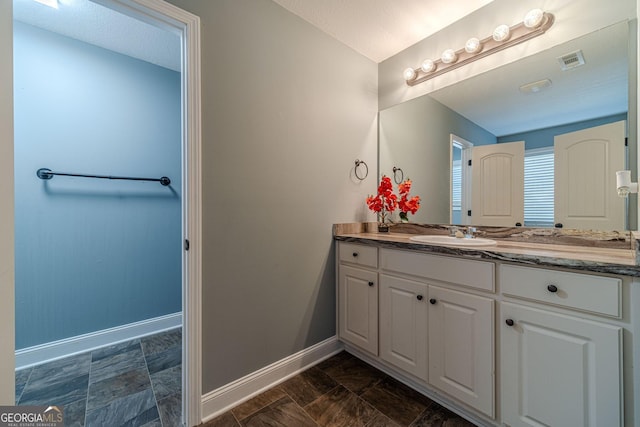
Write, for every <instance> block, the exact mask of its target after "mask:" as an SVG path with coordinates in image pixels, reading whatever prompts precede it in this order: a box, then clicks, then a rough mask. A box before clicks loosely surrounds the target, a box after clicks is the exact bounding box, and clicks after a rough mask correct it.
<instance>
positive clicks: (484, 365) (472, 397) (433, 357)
mask: <svg viewBox="0 0 640 427" xmlns="http://www.w3.org/2000/svg"><path fill="white" fill-rule="evenodd" d="M493 315H494V309H493V300H491V299H489V298H483V297H479V296H476V295H469V294H466V293H462V292H456V291H452V290H449V289H443V288H439V287H436V286H429V383H430V384H431V385H433V386H434V387H437V388H439V389H440V390H442V391H444V392H446V393H448V394H450V395H451V396H453V397H455V398H457V399H459V400H460V401H462V402H464V403H466V404H467V405H469V406H471V407H473V408H476V409H477V410H479V411H481V412H483V413H485V414H487V415H489V416H490V417H492V418H493V416H494V384H495V375H494V339H493V336H494V333H493V331H494V320H493Z"/></svg>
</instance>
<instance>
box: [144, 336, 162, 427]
mask: <svg viewBox="0 0 640 427" xmlns="http://www.w3.org/2000/svg"><path fill="white" fill-rule="evenodd" d="M140 351H142V357H143V358H144V367H145V368H146V369H147V375H148V376H149V386H150V387H151V393H153V400H154V401H155V402H156V411H158V418H159V419H160V425H161V426H162V427H164V420H163V419H162V414H161V413H160V405H158V398H157V397H156V389H155V388H154V387H153V380H152V379H151V372H149V363H148V362H147V354H146V353H145V351H144V346H143V345H142V338H140Z"/></svg>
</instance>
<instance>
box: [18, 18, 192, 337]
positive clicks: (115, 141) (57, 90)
mask: <svg viewBox="0 0 640 427" xmlns="http://www.w3.org/2000/svg"><path fill="white" fill-rule="evenodd" d="M14 24H15V29H14V67H15V68H14V71H15V74H14V78H15V82H14V92H15V93H14V97H15V107H14V108H15V187H16V349H21V348H25V347H30V346H34V345H37V344H42V343H46V342H51V341H55V340H59V339H63V338H67V337H72V336H76V335H79V334H85V333H89V332H93V331H98V330H102V329H106V328H111V327H115V326H119V325H124V324H127V323H131V322H136V321H140V320H144V319H149V318H153V317H157V316H162V315H165V314H170V313H175V312H179V311H181V271H182V270H181V248H182V242H181V203H180V198H181V194H180V191H181V143H180V141H181V138H180V132H181V129H180V126H181V124H180V74H179V73H177V72H175V71H171V70H167V69H164V68H161V67H157V66H154V65H151V64H149V63H146V62H143V61H139V60H135V59H132V58H129V57H127V56H123V55H120V54H116V53H114V52H110V51H107V50H104V49H101V48H97V47H95V46H92V45H89V44H85V43H82V42H79V41H76V40H72V39H69V38H66V37H62V36H59V35H56V34H53V33H50V32H47V31H43V30H40V29H37V28H34V27H31V26H28V25H25V24H22V23H19V22H14ZM41 167H47V168H50V169H52V170H54V171H62V172H65V171H66V172H77V173H93V174H105V175H125V176H142V177H147V176H148V177H160V176H163V175H166V176H168V177H170V178H171V181H172V183H171V185H170V186H169V187H163V186H161V185H160V184H159V183H154V182H134V181H111V180H98V179H85V178H69V177H54V178H53V179H52V180H51V181H43V180H40V179H38V178H37V177H36V170H37V169H38V168H41Z"/></svg>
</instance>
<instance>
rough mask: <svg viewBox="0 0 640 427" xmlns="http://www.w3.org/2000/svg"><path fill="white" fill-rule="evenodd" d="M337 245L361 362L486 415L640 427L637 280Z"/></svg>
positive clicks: (483, 418) (344, 309) (342, 300)
mask: <svg viewBox="0 0 640 427" xmlns="http://www.w3.org/2000/svg"><path fill="white" fill-rule="evenodd" d="M337 246H338V274H337V276H338V282H339V283H338V325H339V328H338V329H339V331H338V333H339V337H340V339H341V340H342V341H344V342H345V344H346V346H347V348H348V349H349V351H352V352H353V353H354V354H356V355H358V356H359V357H361V358H362V359H363V360H365V361H368V362H369V363H371V364H373V365H375V366H377V367H379V368H380V369H382V370H384V371H385V372H387V373H389V374H391V375H393V376H395V377H396V378H397V379H399V380H401V381H403V382H405V383H406V384H409V385H411V386H412V387H413V388H415V389H416V390H419V391H421V392H422V393H424V394H425V395H427V396H428V397H430V398H432V399H434V400H435V401H438V402H440V403H442V404H443V405H445V406H448V407H449V408H451V409H453V410H455V411H456V412H458V413H460V414H462V415H465V416H467V417H468V418H469V419H470V420H474V422H475V423H476V424H478V425H492V426H510V427H516V426H537V427H539V426H562V427H570V426H580V427H582V426H591V427H595V426H597V427H600V426H607V427H608V426H627V425H637V426H640V421H639V420H640V408H638V405H637V404H636V401H638V396H639V395H640V375H638V373H637V372H638V371H637V370H636V369H637V368H635V367H636V366H638V365H640V363H638V360H640V359H639V356H637V355H638V354H640V340H638V339H637V337H636V336H635V334H636V332H637V331H638V330H640V315H638V312H637V310H638V307H640V281H638V280H637V279H632V278H627V277H623V276H607V275H603V274H597V273H593V274H592V273H589V272H579V271H577V270H568V269H564V270H561V269H553V268H544V267H537V266H536V267H530V266H525V265H523V264H518V263H515V262H514V263H512V264H511V263H508V262H505V261H485V260H480V259H476V258H466V257H464V256H455V255H452V256H449V255H441V254H432V253H426V252H422V251H418V250H411V249H402V248H400V249H396V248H386V247H376V246H367V245H362V244H354V243H347V242H339V243H338V245H337ZM623 349H624V351H623Z"/></svg>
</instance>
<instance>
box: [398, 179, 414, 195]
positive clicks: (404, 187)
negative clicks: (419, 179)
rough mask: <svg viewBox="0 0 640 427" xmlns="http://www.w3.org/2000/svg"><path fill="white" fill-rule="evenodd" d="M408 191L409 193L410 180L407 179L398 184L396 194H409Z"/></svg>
mask: <svg viewBox="0 0 640 427" xmlns="http://www.w3.org/2000/svg"><path fill="white" fill-rule="evenodd" d="M409 191H411V180H410V179H407V180H405V181H404V182H401V183H400V184H398V192H400V195H403V194H409Z"/></svg>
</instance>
